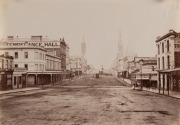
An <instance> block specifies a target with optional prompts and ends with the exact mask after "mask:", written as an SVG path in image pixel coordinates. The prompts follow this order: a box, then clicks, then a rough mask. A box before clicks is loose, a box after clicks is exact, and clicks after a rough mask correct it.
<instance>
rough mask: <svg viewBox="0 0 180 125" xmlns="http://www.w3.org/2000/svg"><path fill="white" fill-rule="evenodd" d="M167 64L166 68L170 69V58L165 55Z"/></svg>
mask: <svg viewBox="0 0 180 125" xmlns="http://www.w3.org/2000/svg"><path fill="white" fill-rule="evenodd" d="M167 66H168V67H167V68H168V69H170V58H169V56H167Z"/></svg>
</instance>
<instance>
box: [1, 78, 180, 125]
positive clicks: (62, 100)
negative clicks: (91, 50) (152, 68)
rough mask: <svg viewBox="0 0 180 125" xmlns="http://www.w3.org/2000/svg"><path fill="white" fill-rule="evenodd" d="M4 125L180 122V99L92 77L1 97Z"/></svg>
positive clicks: (154, 124)
mask: <svg viewBox="0 0 180 125" xmlns="http://www.w3.org/2000/svg"><path fill="white" fill-rule="evenodd" d="M0 105H1V112H0V116H1V117H0V121H1V125H178V124H180V100H178V99H175V98H171V97H167V96H163V95H158V94H155V93H151V92H146V91H138V90H132V89H131V88H130V87H127V86H125V85H124V84H122V83H120V82H118V81H117V79H116V78H114V77H112V76H106V77H105V76H103V77H100V78H99V79H95V78H93V77H92V76H88V77H84V78H82V79H77V80H73V81H68V82H65V83H63V84H61V85H56V86H55V87H49V88H46V89H45V90H36V91H33V92H21V93H12V94H7V95H4V97H2V96H1V97H0Z"/></svg>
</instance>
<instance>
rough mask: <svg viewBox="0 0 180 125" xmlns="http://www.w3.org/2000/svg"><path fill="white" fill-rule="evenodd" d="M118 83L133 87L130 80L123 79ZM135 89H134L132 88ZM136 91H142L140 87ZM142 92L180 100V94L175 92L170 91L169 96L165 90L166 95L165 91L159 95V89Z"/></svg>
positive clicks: (144, 89)
mask: <svg viewBox="0 0 180 125" xmlns="http://www.w3.org/2000/svg"><path fill="white" fill-rule="evenodd" d="M117 79H118V81H120V82H122V83H123V84H125V85H126V86H129V87H132V86H133V85H132V84H131V80H130V79H122V78H117ZM132 89H133V88H132ZM135 90H141V88H140V87H135ZM142 91H148V92H153V93H157V94H160V95H164V96H169V97H173V98H177V99H180V92H174V91H169V95H168V91H167V90H165V91H164V94H163V90H161V91H160V93H159V89H158V88H155V89H154V88H150V89H149V88H146V87H143V89H142Z"/></svg>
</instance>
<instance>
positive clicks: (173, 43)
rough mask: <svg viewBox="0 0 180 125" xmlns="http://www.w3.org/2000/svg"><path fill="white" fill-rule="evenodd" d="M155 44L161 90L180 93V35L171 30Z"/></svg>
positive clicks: (158, 38)
mask: <svg viewBox="0 0 180 125" xmlns="http://www.w3.org/2000/svg"><path fill="white" fill-rule="evenodd" d="M155 42H156V46H157V67H158V86H159V90H160V89H161V88H162V89H163V90H174V91H180V33H177V32H175V31H174V30H169V32H168V33H167V34H165V35H164V36H162V37H157V39H156V41H155ZM163 92H164V91H163Z"/></svg>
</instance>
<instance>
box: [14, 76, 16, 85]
mask: <svg viewBox="0 0 180 125" xmlns="http://www.w3.org/2000/svg"><path fill="white" fill-rule="evenodd" d="M14 85H16V76H14Z"/></svg>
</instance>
